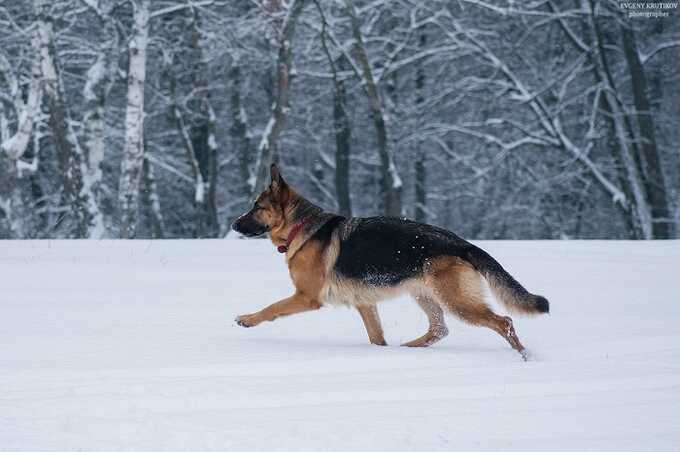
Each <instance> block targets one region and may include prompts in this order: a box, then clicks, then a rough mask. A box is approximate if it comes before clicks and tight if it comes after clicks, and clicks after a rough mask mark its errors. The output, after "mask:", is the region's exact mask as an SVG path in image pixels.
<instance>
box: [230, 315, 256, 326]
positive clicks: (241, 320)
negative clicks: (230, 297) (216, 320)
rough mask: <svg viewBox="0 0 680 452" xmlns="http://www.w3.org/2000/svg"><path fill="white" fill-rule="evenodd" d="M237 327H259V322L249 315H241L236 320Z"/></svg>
mask: <svg viewBox="0 0 680 452" xmlns="http://www.w3.org/2000/svg"><path fill="white" fill-rule="evenodd" d="M234 321H235V322H236V324H237V325H239V326H242V327H244V328H250V327H251V326H255V325H257V324H258V323H259V322H257V319H256V318H255V316H254V315H252V314H249V315H239V316H238V317H236V318H235V319H234Z"/></svg>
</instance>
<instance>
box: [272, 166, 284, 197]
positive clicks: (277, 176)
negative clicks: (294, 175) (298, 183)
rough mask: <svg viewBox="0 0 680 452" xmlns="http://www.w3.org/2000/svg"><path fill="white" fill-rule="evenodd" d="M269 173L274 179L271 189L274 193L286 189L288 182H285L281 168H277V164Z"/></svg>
mask: <svg viewBox="0 0 680 452" xmlns="http://www.w3.org/2000/svg"><path fill="white" fill-rule="evenodd" d="M269 173H270V175H271V178H272V182H271V185H270V186H271V189H272V191H273V192H274V193H279V192H281V191H282V189H283V188H285V187H286V181H284V180H283V177H282V176H281V171H279V167H278V166H276V163H272V166H271V167H270V169H269Z"/></svg>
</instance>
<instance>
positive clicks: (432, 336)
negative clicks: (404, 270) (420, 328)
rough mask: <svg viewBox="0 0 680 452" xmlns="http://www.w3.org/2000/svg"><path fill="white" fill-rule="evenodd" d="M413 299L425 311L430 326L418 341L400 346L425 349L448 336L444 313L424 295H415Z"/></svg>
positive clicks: (437, 304) (433, 301) (434, 302)
mask: <svg viewBox="0 0 680 452" xmlns="http://www.w3.org/2000/svg"><path fill="white" fill-rule="evenodd" d="M415 299H416V302H417V303H418V306H420V307H421V308H422V309H423V311H425V314H426V315H427V320H428V321H429V322H430V326H429V328H428V329H427V333H425V334H423V335H422V336H420V337H419V338H418V339H414V340H412V341H409V342H406V343H405V344H401V345H403V346H405V347H427V346H429V345H432V344H434V343H435V342H439V341H440V340H441V339H442V338H444V337H446V335H447V334H449V329H448V328H447V327H446V321H445V320H444V311H443V310H442V308H441V306H439V303H437V302H436V301H435V300H433V299H432V298H430V297H427V296H425V295H417V296H416V297H415Z"/></svg>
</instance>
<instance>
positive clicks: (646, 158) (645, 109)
mask: <svg viewBox="0 0 680 452" xmlns="http://www.w3.org/2000/svg"><path fill="white" fill-rule="evenodd" d="M620 27H621V35H622V37H623V51H624V54H625V56H626V62H627V64H628V71H629V73H630V81H631V84H632V88H633V101H634V103H635V114H634V118H635V120H636V121H637V126H638V132H639V134H640V140H639V141H640V142H641V143H640V149H641V151H642V153H641V159H640V163H641V164H642V168H641V170H642V171H641V172H642V176H643V182H644V186H645V189H646V192H647V199H648V200H649V204H650V206H651V216H652V236H653V238H656V239H668V238H671V236H672V234H673V232H672V222H671V218H670V209H669V207H668V198H667V189H666V182H665V180H664V174H663V169H662V168H661V163H660V159H659V150H658V147H657V145H656V133H655V129H654V118H653V116H652V111H651V105H650V102H649V97H648V94H647V87H648V83H647V76H646V74H645V70H644V68H643V67H642V63H641V62H640V56H639V53H638V49H637V43H636V38H635V34H634V32H633V30H632V28H630V27H629V26H625V25H623V24H620Z"/></svg>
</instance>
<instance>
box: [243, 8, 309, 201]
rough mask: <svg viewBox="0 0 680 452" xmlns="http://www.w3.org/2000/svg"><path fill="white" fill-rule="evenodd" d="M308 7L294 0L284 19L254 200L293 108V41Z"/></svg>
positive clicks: (255, 181)
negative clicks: (291, 94)
mask: <svg viewBox="0 0 680 452" xmlns="http://www.w3.org/2000/svg"><path fill="white" fill-rule="evenodd" d="M304 6H305V0H293V3H292V5H291V6H290V11H289V12H288V15H287V16H286V18H285V20H284V22H283V26H282V30H281V34H280V38H279V55H278V63H277V70H276V75H277V96H276V99H275V101H274V106H273V108H272V115H271V117H270V118H269V122H267V126H266V127H265V130H264V133H263V134H262V140H261V141H260V145H259V146H258V149H257V161H256V163H255V180H254V181H253V183H252V184H250V185H251V187H252V191H251V199H254V198H255V197H256V196H257V195H258V194H259V193H260V192H261V191H262V190H264V187H265V185H266V181H267V177H268V176H269V166H270V165H271V164H272V162H273V161H274V154H275V152H276V144H277V142H278V139H279V135H280V134H281V131H282V130H283V126H284V125H285V121H286V114H287V111H288V110H289V108H290V107H289V96H290V77H291V74H292V71H291V68H292V62H293V52H292V41H293V35H294V33H295V24H296V22H297V18H298V17H299V16H300V14H301V13H302V10H303V8H304Z"/></svg>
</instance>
